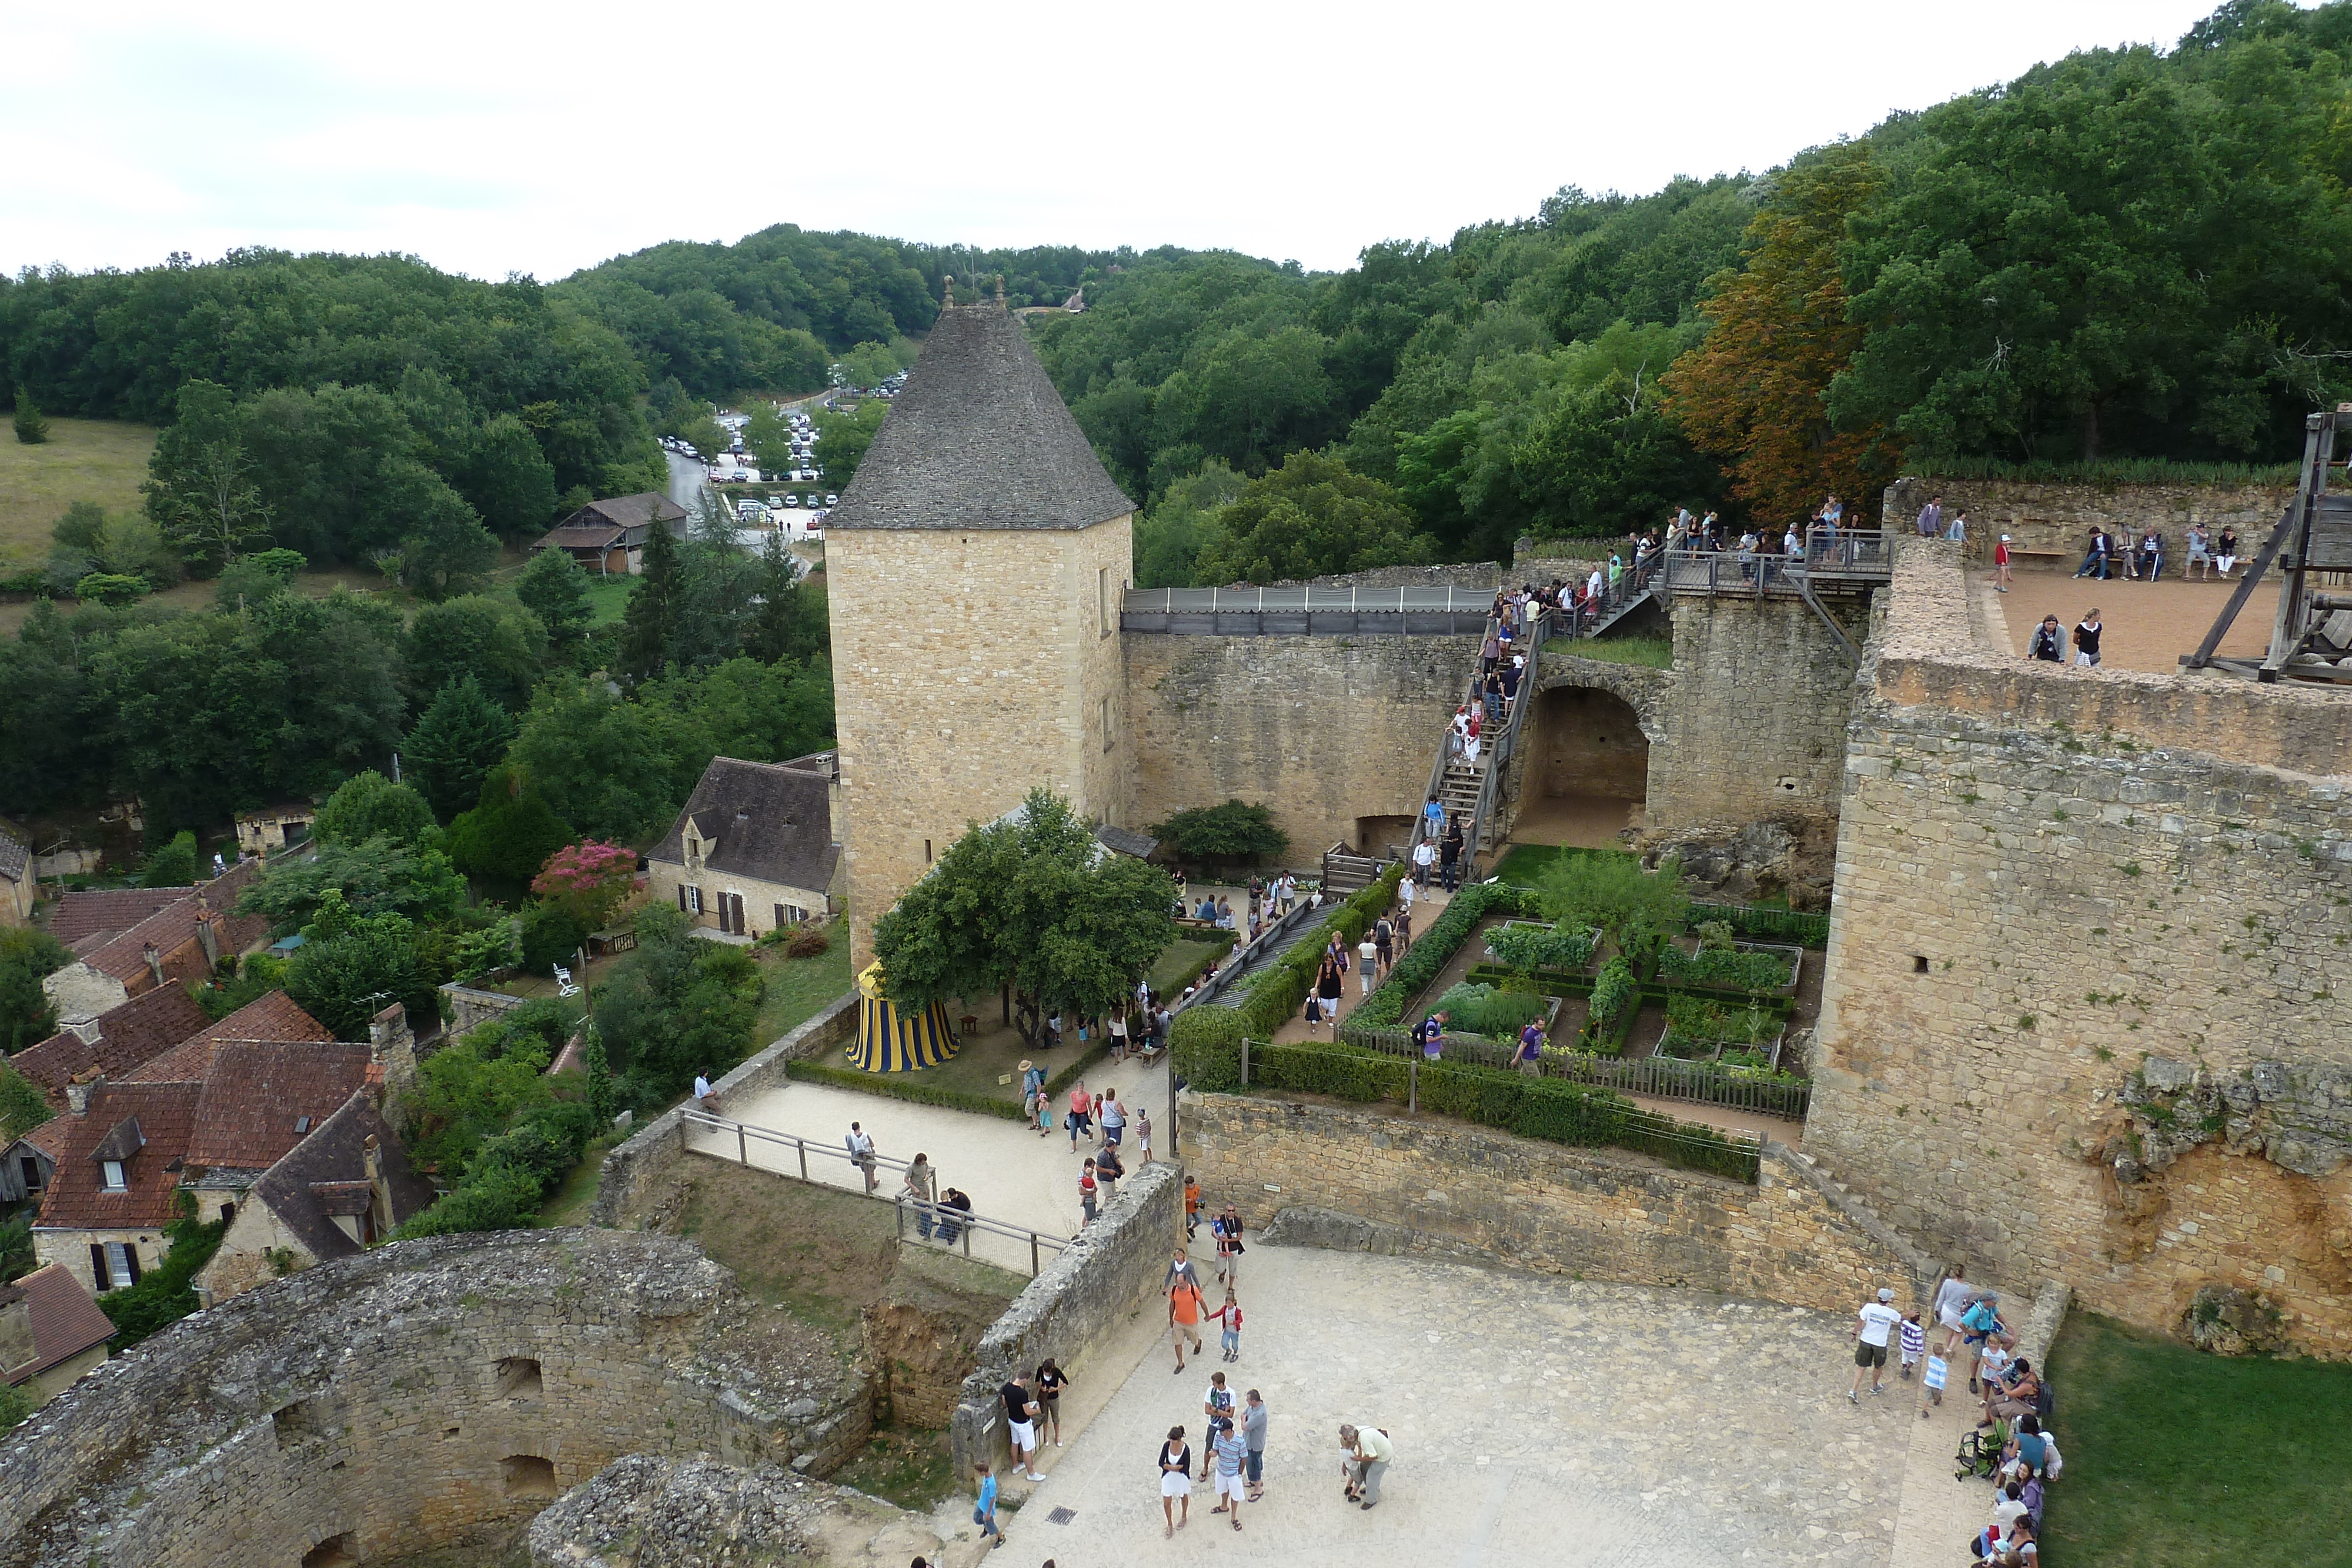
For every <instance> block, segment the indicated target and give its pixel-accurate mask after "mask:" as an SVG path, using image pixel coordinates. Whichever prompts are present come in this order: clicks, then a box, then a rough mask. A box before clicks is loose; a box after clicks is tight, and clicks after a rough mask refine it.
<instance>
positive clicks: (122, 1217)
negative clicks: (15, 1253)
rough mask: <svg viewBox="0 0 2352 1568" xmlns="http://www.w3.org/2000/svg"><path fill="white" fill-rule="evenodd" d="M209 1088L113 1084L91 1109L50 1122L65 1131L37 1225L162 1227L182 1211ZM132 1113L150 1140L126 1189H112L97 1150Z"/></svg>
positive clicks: (130, 1170) (132, 1166)
mask: <svg viewBox="0 0 2352 1568" xmlns="http://www.w3.org/2000/svg"><path fill="white" fill-rule="evenodd" d="M203 1094H204V1085H203V1084H201V1083H109V1084H106V1085H105V1086H103V1087H102V1088H100V1090H99V1091H98V1092H96V1093H94V1094H92V1095H91V1096H90V1100H89V1111H88V1112H87V1113H84V1114H82V1115H79V1116H77V1115H74V1114H72V1113H67V1114H65V1115H63V1116H59V1117H58V1119H57V1121H56V1122H55V1123H52V1124H51V1125H54V1126H58V1127H62V1128H63V1129H64V1132H65V1135H64V1138H63V1141H62V1145H61V1146H60V1147H59V1148H58V1168H57V1172H56V1174H55V1175H54V1176H51V1177H50V1179H49V1187H48V1190H47V1192H45V1193H43V1194H42V1195H41V1212H40V1216H39V1218H37V1219H35V1220H34V1221H33V1223H34V1224H35V1225H36V1226H37V1227H39V1228H44V1229H64V1230H160V1229H162V1228H163V1226H164V1225H166V1224H168V1223H169V1222H170V1221H171V1219H172V1218H173V1216H174V1215H175V1214H176V1213H177V1212H178V1208H177V1198H178V1189H179V1185H180V1166H181V1157H182V1155H184V1154H185V1153H186V1151H187V1147H188V1134H189V1132H190V1130H191V1129H192V1128H193V1127H194V1125H195V1120H196V1102H197V1101H198V1100H199V1099H200V1098H202V1097H203ZM133 1117H136V1118H137V1119H138V1122H139V1131H140V1134H141V1136H142V1137H143V1138H144V1139H145V1143H144V1144H143V1145H142V1147H141V1148H140V1150H139V1152H138V1153H137V1154H134V1155H131V1158H130V1159H129V1160H128V1161H127V1162H125V1166H124V1173H123V1174H124V1176H126V1178H127V1179H128V1183H129V1185H128V1187H127V1189H126V1190H124V1191H122V1192H108V1191H107V1190H106V1188H105V1180H106V1177H105V1173H104V1171H103V1170H102V1169H101V1168H100V1165H99V1163H98V1161H97V1160H96V1159H94V1158H92V1157H91V1156H92V1155H94V1153H95V1152H96V1151H97V1149H98V1146H99V1145H100V1144H102V1143H104V1142H105V1141H106V1139H107V1138H108V1136H109V1135H110V1134H112V1133H113V1132H114V1130H115V1129H116V1128H117V1127H119V1126H121V1124H123V1123H125V1122H127V1121H130V1120H131V1119H132V1118H133Z"/></svg>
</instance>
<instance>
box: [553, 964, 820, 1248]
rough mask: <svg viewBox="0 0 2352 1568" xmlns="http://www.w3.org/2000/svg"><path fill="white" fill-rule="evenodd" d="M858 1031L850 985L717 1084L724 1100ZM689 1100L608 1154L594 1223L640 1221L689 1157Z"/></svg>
mask: <svg viewBox="0 0 2352 1568" xmlns="http://www.w3.org/2000/svg"><path fill="white" fill-rule="evenodd" d="M856 1032H857V993H856V991H845V992H844V993H843V994H842V995H841V996H840V997H838V998H835V1000H834V1001H832V1002H830V1003H828V1004H827V1005H826V1006H825V1008H824V1010H823V1011H821V1012H819V1013H818V1014H817V1015H816V1017H814V1018H813V1019H809V1020H808V1022H806V1023H804V1024H803V1025H801V1027H800V1028H798V1029H796V1030H793V1031H792V1033H790V1034H788V1035H786V1036H784V1037H783V1038H782V1040H777V1041H776V1042H775V1043H774V1044H773V1045H771V1046H769V1047H768V1049H767V1050H765V1051H761V1052H760V1053H759V1054H758V1055H756V1056H754V1057H752V1058H751V1060H750V1061H746V1062H744V1063H743V1064H742V1065H741V1066H740V1067H738V1068H736V1069H735V1071H732V1072H730V1073H729V1074H728V1075H727V1076H726V1077H724V1078H721V1079H720V1080H719V1082H716V1083H714V1084H712V1085H711V1088H712V1090H713V1091H714V1092H716V1093H717V1094H718V1097H719V1104H720V1105H722V1106H724V1105H726V1104H727V1103H729V1102H730V1099H740V1100H750V1099H751V1098H753V1097H755V1096H757V1095H761V1094H764V1093H766V1092H768V1091H769V1090H771V1089H780V1088H782V1087H783V1084H784V1064H785V1063H786V1062H789V1061H817V1060H818V1059H819V1058H822V1057H824V1056H828V1055H830V1054H831V1053H832V1052H833V1051H835V1049H836V1048H838V1047H839V1046H840V1045H842V1044H843V1043H844V1042H845V1041H846V1040H848V1039H849V1038H850V1037H851V1036H853V1035H855V1034H856ZM684 1110H685V1107H684V1106H680V1107H678V1108H677V1110H673V1111H670V1112H667V1113H665V1114H663V1115H660V1116H656V1117H655V1118H654V1119H653V1120H652V1121H650V1122H648V1123H646V1125H645V1128H644V1130H643V1131H641V1132H639V1133H638V1134H636V1135H635V1137H632V1138H631V1139H629V1141H628V1142H626V1143H625V1144H623V1145H620V1146H619V1147H618V1148H616V1149H614V1151H613V1152H612V1153H611V1154H609V1155H605V1156H604V1167H603V1169H602V1170H601V1171H600V1173H599V1175H598V1178H597V1186H596V1201H595V1202H594V1203H593V1204H592V1205H591V1206H590V1207H589V1210H588V1218H589V1223H590V1224H592V1225H603V1226H613V1227H621V1226H638V1225H642V1224H643V1223H644V1221H645V1218H646V1217H645V1216H643V1215H641V1214H639V1213H638V1212H637V1202H638V1199H639V1198H640V1197H642V1196H643V1195H644V1194H646V1192H648V1191H651V1190H653V1188H655V1187H656V1186H657V1185H659V1184H660V1183H661V1182H662V1181H664V1180H665V1179H666V1178H667V1176H669V1174H670V1173H671V1172H672V1171H673V1170H675V1169H676V1168H677V1163H678V1162H679V1161H680V1160H682V1159H684V1158H685V1157H686V1133H685V1129H684V1127H683V1126H682V1125H681V1124H680V1115H681V1113H682V1112H683V1111H684Z"/></svg>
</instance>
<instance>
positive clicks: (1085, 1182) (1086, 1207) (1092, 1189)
mask: <svg viewBox="0 0 2352 1568" xmlns="http://www.w3.org/2000/svg"><path fill="white" fill-rule="evenodd" d="M1096 1189H1097V1182H1096V1181H1095V1163H1094V1161H1093V1160H1091V1159H1090V1160H1088V1161H1087V1163H1086V1164H1085V1165H1083V1166H1079V1167H1078V1211H1079V1213H1080V1214H1082V1215H1083V1216H1084V1217H1085V1218H1082V1219H1080V1220H1079V1221H1078V1223H1079V1224H1080V1225H1092V1224H1093V1223H1094V1222H1095V1197H1096Z"/></svg>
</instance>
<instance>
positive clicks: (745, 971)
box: [595, 904, 761, 1098]
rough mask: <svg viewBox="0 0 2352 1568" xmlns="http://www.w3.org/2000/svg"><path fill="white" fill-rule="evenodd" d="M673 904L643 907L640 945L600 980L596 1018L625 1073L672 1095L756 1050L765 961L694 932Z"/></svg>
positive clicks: (662, 1094)
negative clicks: (753, 1043)
mask: <svg viewBox="0 0 2352 1568" xmlns="http://www.w3.org/2000/svg"><path fill="white" fill-rule="evenodd" d="M687 931H688V927H687V923H686V917H685V916H684V915H680V914H679V913H678V912H677V910H675V909H672V908H670V907H669V906H668V905H667V904H651V905H648V906H647V907H646V908H645V909H642V910H640V911H639V912H638V915H637V946H636V947H635V950H633V951H632V952H630V953H628V954H627V955H625V956H624V957H623V958H622V959H621V961H620V962H619V963H618V964H616V965H614V967H613V970H612V973H611V976H610V977H609V978H608V979H607V980H606V981H605V983H604V984H603V985H601V986H599V987H597V988H596V993H595V1003H596V1007H595V1013H596V1025H597V1028H598V1030H600V1031H601V1032H602V1033H603V1035H604V1045H605V1049H606V1050H607V1051H609V1052H611V1054H612V1059H613V1061H614V1065H615V1066H616V1067H617V1068H618V1069H619V1070H620V1071H622V1072H623V1074H624V1075H625V1077H627V1078H629V1079H632V1080H635V1082H638V1083H639V1084H641V1085H643V1086H644V1088H645V1090H646V1092H647V1093H649V1094H650V1095H653V1096H656V1097H663V1098H666V1097H667V1096H668V1095H670V1094H673V1093H675V1092H677V1091H678V1090H680V1089H683V1088H684V1087H685V1086H686V1085H687V1084H688V1082H690V1081H691V1080H692V1079H693V1077H694V1075H695V1074H696V1073H697V1072H708V1073H709V1074H710V1075H711V1076H712V1077H714V1078H715V1077H717V1076H718V1075H719V1073H721V1072H724V1071H726V1070H727V1069H728V1068H730V1067H732V1066H734V1065H735V1063H737V1062H738V1061H741V1060H742V1059H743V1058H744V1056H745V1055H746V1054H747V1053H748V1052H749V1051H750V1050H751V1025H752V1022H753V1020H754V1019H756V1017H757V1016H758V1012H759V1006H760V993H761V979H760V970H759V966H757V965H756V964H754V963H753V962H752V961H751V956H750V955H748V954H747V953H745V952H744V951H743V950H742V949H741V948H740V947H730V946H725V945H723V944H721V943H716V942H702V941H698V940H696V939H694V938H693V937H691V936H688V934H687Z"/></svg>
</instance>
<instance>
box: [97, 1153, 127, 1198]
mask: <svg viewBox="0 0 2352 1568" xmlns="http://www.w3.org/2000/svg"><path fill="white" fill-rule="evenodd" d="M99 1169H100V1170H101V1171H103V1172H105V1173H106V1177H105V1179H106V1190H107V1191H109V1192H126V1191H128V1190H130V1186H131V1183H130V1182H129V1181H128V1180H126V1179H125V1178H124V1176H123V1174H122V1162H121V1160H105V1161H101V1162H100V1166H99Z"/></svg>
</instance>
